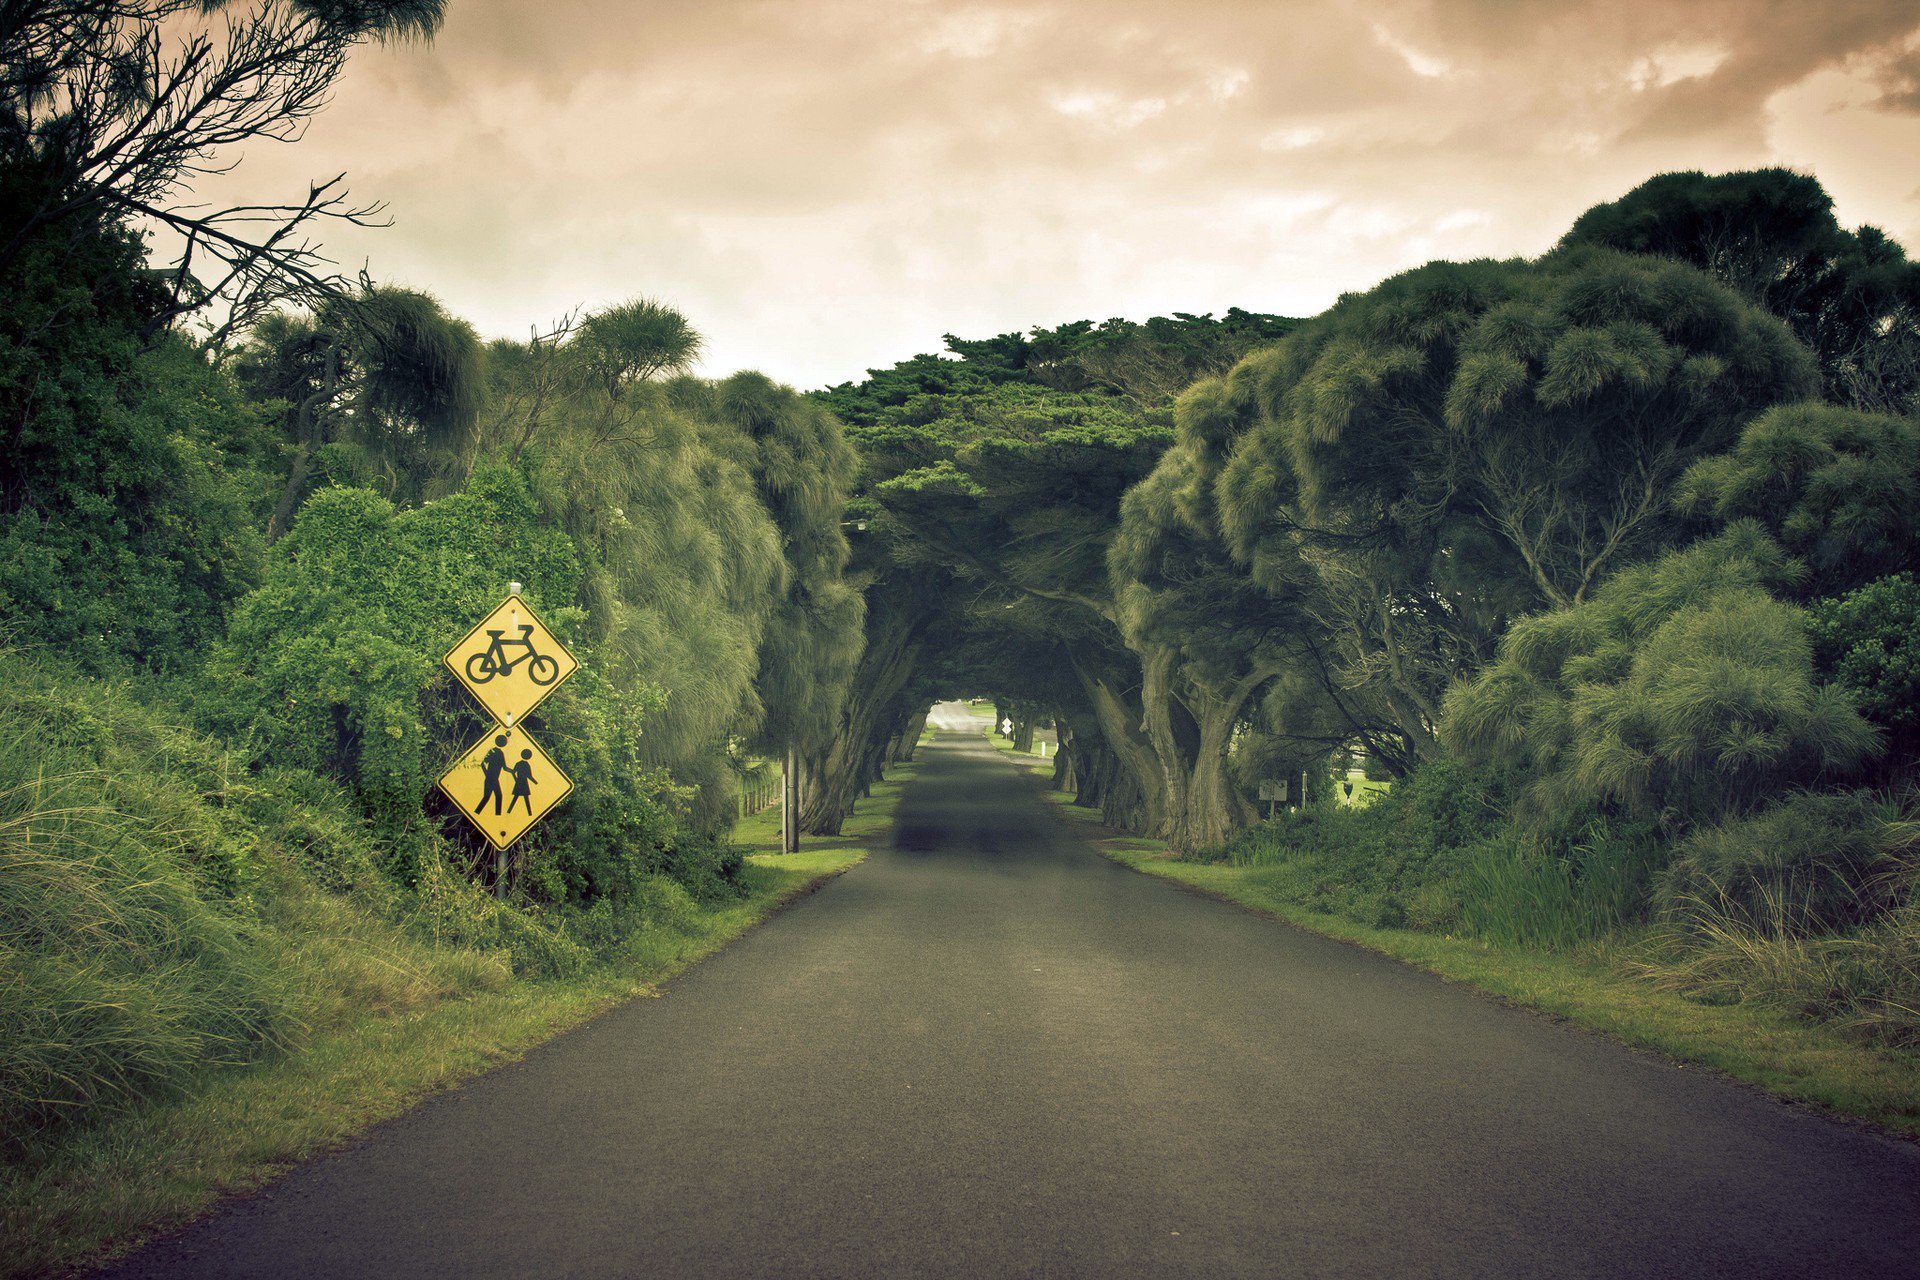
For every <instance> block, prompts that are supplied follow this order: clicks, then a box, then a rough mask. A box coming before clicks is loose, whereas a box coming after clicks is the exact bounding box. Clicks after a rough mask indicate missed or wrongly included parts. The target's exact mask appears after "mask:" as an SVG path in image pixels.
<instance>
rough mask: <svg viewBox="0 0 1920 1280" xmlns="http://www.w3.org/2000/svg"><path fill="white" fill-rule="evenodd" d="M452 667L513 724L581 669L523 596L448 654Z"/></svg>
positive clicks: (481, 698) (501, 608) (503, 719)
mask: <svg viewBox="0 0 1920 1280" xmlns="http://www.w3.org/2000/svg"><path fill="white" fill-rule="evenodd" d="M446 663H447V666H448V667H450V668H451V669H452V670H453V674H454V675H455V676H456V677H458V678H459V680H460V683H461V684H463V685H465V686H466V687H467V692H468V693H471V694H472V695H473V696H474V698H475V699H477V700H478V701H479V703H480V705H481V706H483V707H485V708H486V709H487V710H488V711H490V712H491V713H493V716H494V718H495V719H497V720H499V721H500V723H501V724H504V725H511V724H514V723H515V722H516V721H519V720H521V719H522V718H524V717H525V716H526V714H527V713H528V712H529V711H532V710H533V709H534V708H535V707H537V706H539V705H540V703H541V701H542V700H544V699H545V698H546V696H547V695H548V694H549V693H552V692H553V691H554V689H556V688H558V687H559V686H560V685H561V684H562V683H563V682H565V680H566V678H567V677H568V676H570V675H572V674H573V673H574V672H575V671H578V670H579V669H580V663H579V662H578V661H577V660H576V659H575V658H574V656H573V655H572V654H571V653H569V652H567V647H566V646H565V645H563V644H561V643H560V638H559V637H558V636H556V635H554V634H553V632H551V631H549V630H547V627H546V624H545V623H543V622H541V621H540V619H539V617H538V615H536V614H535V613H534V611H533V610H532V609H530V608H528V607H527V602H526V601H525V600H522V599H521V598H520V597H519V596H517V595H511V596H508V597H507V598H506V599H505V600H504V601H502V602H501V603H500V606H499V607H498V608H496V609H495V610H494V611H493V612H492V613H489V614H488V615H487V616H486V617H484V618H482V619H481V620H480V625H479V626H477V627H475V628H474V629H473V630H472V631H470V632H468V633H467V636H466V639H464V640H462V641H461V642H460V643H459V644H456V645H455V646H453V648H451V649H449V650H447V657H446Z"/></svg>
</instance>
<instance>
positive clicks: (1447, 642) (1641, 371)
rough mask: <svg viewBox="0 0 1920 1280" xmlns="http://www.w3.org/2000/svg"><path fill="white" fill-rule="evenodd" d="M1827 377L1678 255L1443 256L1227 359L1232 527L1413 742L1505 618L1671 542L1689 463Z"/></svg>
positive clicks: (1345, 671) (1426, 732)
mask: <svg viewBox="0 0 1920 1280" xmlns="http://www.w3.org/2000/svg"><path fill="white" fill-rule="evenodd" d="M1815 385H1816V384H1815V375H1814V370H1813V367H1812V361H1811V360H1810V359H1809V357H1808V356H1807V353H1806V351H1805V349H1804V348H1802V347H1801V346H1800V345H1799V344H1798V343H1797V342H1795V341H1794V340H1793V338H1792V337H1791V335H1790V334H1788V333H1787V332H1786V330H1785V329H1784V327H1783V326H1781V325H1780V324H1779V323H1778V322H1777V321H1775V320H1773V319H1772V318H1771V317H1769V316H1767V315H1766V314H1765V313H1763V312H1761V311H1759V310H1758V309H1757V308H1755V307H1753V306H1752V305H1750V304H1748V303H1745V302H1743V301H1742V300H1741V299H1739V298H1738V297H1736V296H1735V295H1733V294H1732V293H1730V292H1729V291H1728V290H1726V289H1725V288H1724V287H1722V286H1719V285H1717V284H1715V283H1714V282H1713V281H1712V280H1710V279H1709V278H1708V277H1706V276H1705V275H1704V274H1702V273H1701V272H1698V271H1696V270H1694V269H1692V268H1689V267H1686V266H1683V265H1680V264H1676V263H1668V262H1662V261H1660V260H1658V259H1654V258H1644V257H1631V256H1627V255H1622V254H1614V253H1607V252H1604V251H1596V250H1591V249H1582V250H1575V251H1570V252H1565V253H1559V254H1555V255H1552V256H1550V257H1548V258H1546V259H1543V260H1541V261H1540V262H1538V263H1520V262H1509V263H1493V262H1478V263H1466V264H1453V263H1436V264H1433V265H1431V266H1428V267H1423V268H1420V269H1419V270H1417V271H1413V272H1409V273H1407V274H1405V275H1402V276H1398V277H1395V278H1394V279H1392V280H1389V281H1387V282H1386V283H1385V284H1383V285H1381V286H1379V287H1378V288H1376V289H1374V290H1373V291H1371V292H1369V293H1367V294H1363V295H1358V296H1354V297H1349V298H1345V299H1343V300H1342V301H1341V302H1340V303H1339V304H1338V305H1337V306H1335V307H1334V308H1333V309H1332V310H1331V311H1329V312H1328V313H1326V314H1325V315H1324V316H1321V317H1318V318H1316V319H1315V320H1313V321H1311V322H1309V323H1307V324H1306V325H1303V326H1302V327H1301V329H1300V330H1298V331H1297V332H1295V333H1294V334H1292V335H1290V336H1289V337H1288V338H1287V339H1286V340H1285V341H1283V342H1282V343H1281V345H1280V346H1278V347H1276V348H1274V349H1273V350H1272V351H1270V352H1267V353H1263V354H1262V355H1259V356H1256V357H1253V358H1251V359H1249V361H1248V362H1247V363H1246V364H1244V365H1243V366H1242V367H1241V368H1240V369H1239V370H1236V372H1235V374H1234V376H1233V378H1232V379H1231V380H1230V382H1229V392H1230V399H1231V401H1232V402H1233V403H1235V404H1237V405H1238V406H1239V408H1238V409H1237V410H1235V411H1233V412H1223V413H1222V414H1221V415H1219V422H1220V427H1219V429H1220V430H1222V431H1224V432H1228V433H1233V432H1237V433H1238V434H1237V436H1236V438H1234V439H1233V440H1232V441H1231V443H1230V444H1227V445H1223V446H1222V448H1223V451H1225V452H1226V453H1227V454H1228V455H1229V456H1228V458H1227V461H1226V464H1225V466H1224V467H1223V468H1222V470H1221V473H1220V477H1219V480H1218V486H1219V490H1218V492H1219V510H1220V518H1221V530H1222V533H1223V535H1224V537H1225V539H1226V542H1227V544H1228V546H1229V547H1230V548H1231V550H1232V553H1233V555H1234V556H1235V558H1236V559H1237V560H1238V561H1239V562H1241V563H1243V564H1244V565H1246V567H1247V569H1248V571H1249V573H1250V574H1251V576H1252V578H1253V580H1254V581H1255V582H1256V583H1258V584H1259V585H1261V586H1262V588H1263V589H1265V590H1267V591H1269V592H1270V593H1271V594H1273V595H1274V596H1275V597H1276V599H1277V600H1282V601H1287V602H1290V603H1292V604H1293V605H1294V607H1297V608H1298V609H1299V610H1301V611H1302V612H1303V613H1304V614H1305V615H1307V616H1309V617H1311V618H1312V619H1313V626H1314V629H1315V630H1316V631H1317V633H1318V636H1319V638H1320V639H1319V643H1320V644H1321V645H1322V646H1323V650H1324V654H1325V656H1326V657H1327V658H1328V666H1329V670H1330V673H1331V674H1332V676H1333V679H1334V681H1335V682H1336V683H1337V684H1338V685H1339V686H1341V687H1343V688H1346V689H1351V690H1366V691H1368V695H1369V698H1370V699H1371V700H1373V701H1375V702H1376V703H1377V704H1378V705H1383V706H1385V707H1387V708H1388V709H1389V711H1390V714H1391V715H1392V718H1393V722H1394V724H1395V727H1396V728H1397V730H1398V732H1399V733H1400V735H1401V737H1402V739H1403V741H1404V743H1405V746H1406V749H1407V752H1408V754H1409V755H1410V756H1411V757H1413V758H1421V757H1425V756H1429V755H1431V754H1432V753H1433V752H1434V751H1435V750H1436V748H1437V740H1436V738H1435V736H1434V727H1435V725H1436V724H1437V723H1438V719H1439V709H1440V699H1441V697H1442V695H1443V694H1444V693H1445V690H1446V688H1447V687H1448V685H1449V684H1451V683H1452V682H1453V681H1454V680H1456V679H1459V678H1461V677H1463V676H1466V675H1468V674H1470V673H1471V672H1472V671H1473V670H1474V669H1475V668H1477V667H1478V666H1479V665H1481V664H1482V663H1484V662H1486V661H1488V660H1489V659H1490V658H1491V657H1492V656H1493V651H1494V646H1495V644H1496V642H1497V641H1498V638H1499V636H1500V634H1501V633H1502V632H1503V631H1504V630H1505V628H1506V626H1507V624H1508V623H1509V621H1510V620H1511V619H1512V618H1513V617H1515V616H1516V615H1518V614H1520V613H1523V612H1526V611H1529V610H1532V609H1537V608H1540V607H1543V606H1564V605H1570V604H1577V603H1579V602H1580V601H1581V600H1583V599H1585V598H1586V597H1587V595H1588V594H1589V593H1590V592H1591V591H1592V590H1593V589H1594V587H1595V585H1596V584H1597V583H1598V582H1599V581H1600V580H1601V579H1602V578H1604V577H1605V576H1606V575H1607V574H1609V573H1611V572H1613V571H1614V570H1616V569H1617V568H1619V567H1621V566H1624V565H1626V564H1628V563H1631V562H1632V561H1633V560H1635V559H1638V558H1642V557H1644V556H1646V555H1648V554H1649V553H1651V552H1653V551H1656V550H1658V549H1659V548H1660V547H1662V546H1663V545H1666V544H1668V543H1670V542H1671V541H1672V540H1673V539H1675V538H1676V537H1678V536H1679V535H1680V532H1681V525H1680V521H1679V518H1678V516H1677V515H1676V514H1675V513H1674V512H1673V510H1672V508H1671V504H1670V501H1669V497H1670V490H1671V488H1672V486H1673V485H1674V484H1675V483H1676V482H1677V480H1678V478H1679V476H1680V475H1681V473H1682V472H1683V471H1684V470H1685V468H1686V467H1687V466H1688V465H1690V464H1691V463H1692V462H1693V461H1695V460H1696V459H1698V458H1700V457H1702V456H1704V455H1706V454H1709V453H1711V452H1714V451H1716V450H1719V449H1723V448H1725V447H1726V446H1727V445H1729V444H1730V443H1732V441H1733V440H1734V439H1735V438H1737V436H1738V433H1739V431H1740V428H1741V426H1742V424H1743V423H1744V422H1745V421H1746V420H1747V419H1749V418H1750V417H1752V416H1753V415H1754V414H1755V413H1757V412H1759V411H1760V410H1761V409H1764V408H1766V407H1767V406H1769V405H1772V404H1777V403H1781V402H1788V401H1793V400H1797V399H1800V398H1802V397H1804V396H1806V395H1808V394H1810V393H1811V391H1812V390H1813V388H1814V386H1815ZM1303 567H1304V568H1305V569H1306V570H1307V571H1308V574H1307V580H1306V582H1305V585H1304V586H1303V579H1302V569H1303Z"/></svg>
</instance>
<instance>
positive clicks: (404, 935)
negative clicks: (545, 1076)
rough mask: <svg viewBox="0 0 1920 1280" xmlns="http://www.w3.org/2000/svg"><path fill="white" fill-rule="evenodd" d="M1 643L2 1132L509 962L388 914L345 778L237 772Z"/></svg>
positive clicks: (444, 990)
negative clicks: (335, 785)
mask: <svg viewBox="0 0 1920 1280" xmlns="http://www.w3.org/2000/svg"><path fill="white" fill-rule="evenodd" d="M5 656H6V657H7V659H8V666H9V681H8V683H7V684H6V686H5V687H4V689H3V690H0V1133H4V1135H5V1142H6V1144H7V1145H8V1146H9V1147H11V1148H15V1149H18V1148H19V1147H20V1146H21V1145H22V1144H25V1143H30V1142H31V1141H33V1140H34V1139H35V1138H37V1137H38V1136H40V1135H43V1134H47V1133H50V1132H52V1131H54V1130H56V1129H58V1128H60V1127H62V1126H64V1125H67V1124H71V1123H74V1122H76V1121H85V1120H90V1119H93V1118H95V1117H97V1116H99V1115H102V1114H104V1113H107V1112H110V1111H114V1110H118V1109H121V1108H124V1107H126V1106H128V1105H131V1104H133V1103H136V1102H138V1101H140V1100H142V1099H145V1098H150V1097H154V1096H161V1095H165V1094H168V1093H171V1092H175V1091H177V1090H179V1089H181V1088H184V1087H186V1086H188V1085H189V1084H190V1083H192V1082H194V1081H197V1080H199V1079H201V1078H202V1077H204V1076H205V1075H206V1074H207V1073H208V1072H210V1071H217V1070H219V1069H221V1068H224V1067H231V1066H236V1065H239V1064H243V1063H247V1062H251V1061H253V1060H255V1059H257V1058H259V1057H261V1056H262V1055H265V1054H270V1053H273V1052H275V1051H277V1050H280V1049H283V1048H285V1047H287V1046H288V1045H290V1044H292V1043H294V1042H296V1041H298V1040H299V1039H300V1038H301V1037H302V1036H304V1035H305V1034H307V1033H308V1032H309V1031H310V1030H311V1029H312V1028H314V1027H316V1026H320V1025H326V1024H330V1023H332V1022H335V1021H337V1020H340V1019H344V1018H347V1017H350V1016H357V1015H358V1014H359V1013H362V1012H364V1011H366V1010H369V1009H372V1010H381V1009H399V1008H405V1007H411V1006H414V1005H418V1004H421V1003H424V1002H427V1001H430V1000H435V999H441V998H444V997H445V996H447V995H449V994H452V993H455V992H460V991H472V990H477V989H482V988H485V987H488V986H497V985H499V984H500V983H501V982H504V981H505V979H506V977H507V976H508V972H509V970H508V965H507V962H505V961H503V959H502V958H500V957H498V956H495V955H488V954H483V953H481V952H479V951H476V950H472V949H465V948H462V947H460V946H457V945H454V946H434V945H432V944H431V942H430V941H425V940H422V939H421V938H419V937H418V936H417V935H410V934H409V933H408V932H407V931H405V930H404V929H402V928H400V927H398V926H397V924H396V920H397V915H396V912H397V908H398V899H397V898H396V897H395V896H394V893H393V890H392V888H391V886H390V884H389V883H388V882H387V881H386V880H385V879H384V878H383V877H382V876H380V875H379V873H378V872H377V870H376V869H375V868H376V866H377V861H378V859H377V851H376V850H375V849H374V848H373V846H372V844H371V842H370V841H369V839H368V837H367V835H366V833H365V831H364V830H363V828H362V827H361V824H360V823H359V822H358V820H357V818H356V817H355V816H354V814H353V811H352V808H351V806H350V804H349V803H348V802H347V801H346V799H345V797H343V796H341V795H340V794H339V793H338V792H337V790H334V789H332V788H330V787H328V786H327V785H326V784H324V783H321V782H319V780H317V779H313V778H311V777H310V776H304V777H303V776H297V775H293V776H283V775H267V776H263V777H250V776H248V775H247V774H246V773H245V772H244V771H243V770H239V769H237V768H235V767H233V766H232V764H231V761H230V759H229V757H228V756H227V754H226V753H224V752H223V751H222V750H221V749H220V748H219V747H218V746H217V745H216V744H214V743H212V742H210V741H208V740H207V739H205V738H203V737H200V736H199V735H197V734H195V733H193V732H192V731H190V730H188V729H185V728H182V727H180V726H179V725H177V724H173V723H170V722H169V718H168V717H166V716H165V715H163V714H160V713H157V712H156V711H154V710H153V709H151V708H149V707H146V706H144V705H142V704H141V703H140V702H138V701H137V700H136V699H135V698H134V697H133V696H132V693H131V691H130V690H129V689H128V688H126V687H124V686H119V685H115V684H112V683H108V682H102V681H98V680H91V679H84V678H81V677H77V676H73V675H70V674H67V673H64V672H62V671H61V670H60V669H59V668H57V667H55V666H52V665H50V664H44V663H40V662H38V661H36V660H34V659H32V658H30V657H29V656H27V655H24V654H21V653H18V652H12V653H7V654H5ZM313 873H319V879H321V880H324V881H325V882H327V883H329V884H330V885H331V886H332V888H333V890H334V891H333V892H329V891H328V890H327V889H323V888H322V887H320V883H318V882H317V880H316V878H315V875H314V874H313Z"/></svg>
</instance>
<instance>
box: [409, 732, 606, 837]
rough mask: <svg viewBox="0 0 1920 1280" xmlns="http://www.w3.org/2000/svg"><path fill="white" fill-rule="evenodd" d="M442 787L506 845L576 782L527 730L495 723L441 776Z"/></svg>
mask: <svg viewBox="0 0 1920 1280" xmlns="http://www.w3.org/2000/svg"><path fill="white" fill-rule="evenodd" d="M440 789H441V790H442V791H444V792H446V793H447V798H448V799H449V800H451V801H453V802H454V803H455V804H456V805H459V806H460V812H461V813H464V814H466V815H467V821H469V822H471V823H473V825H474V826H476V827H478V828H480V834H482V835H484V836H485V837H486V838H487V842H488V843H489V844H491V845H492V846H493V847H494V848H496V849H504V848H506V847H507V846H508V845H510V844H512V843H513V842H514V841H515V840H518V839H519V838H520V837H521V836H523V835H525V834H527V832H528V831H530V830H531V829H532V828H533V825H534V824H535V823H537V822H539V821H540V819H542V818H544V817H546V816H547V813H548V811H549V810H551V809H552V808H553V806H555V805H557V804H559V803H560V802H561V801H562V800H564V799H566V798H567V793H568V792H570V791H572V790H573V782H572V780H571V779H569V778H568V777H567V775H566V774H564V773H562V772H560V766H559V765H557V764H555V763H554V762H553V761H552V759H551V758H549V757H548V755H547V753H546V752H544V751H542V750H541V749H540V744H539V743H537V742H535V741H534V740H533V739H532V738H531V737H529V736H528V735H527V733H526V732H525V731H524V730H522V729H520V728H518V727H515V728H512V729H509V728H507V727H505V726H504V725H496V726H495V727H494V728H493V729H492V730H490V731H489V732H487V733H486V734H485V735H483V736H482V737H481V739H480V741H478V742H476V743H474V744H473V745H472V746H471V747H468V748H467V752H466V754H465V755H463V756H461V757H460V758H459V759H458V760H455V761H454V762H453V766H452V767H451V768H449V769H448V770H447V771H446V772H445V773H443V774H441V775H440Z"/></svg>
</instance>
